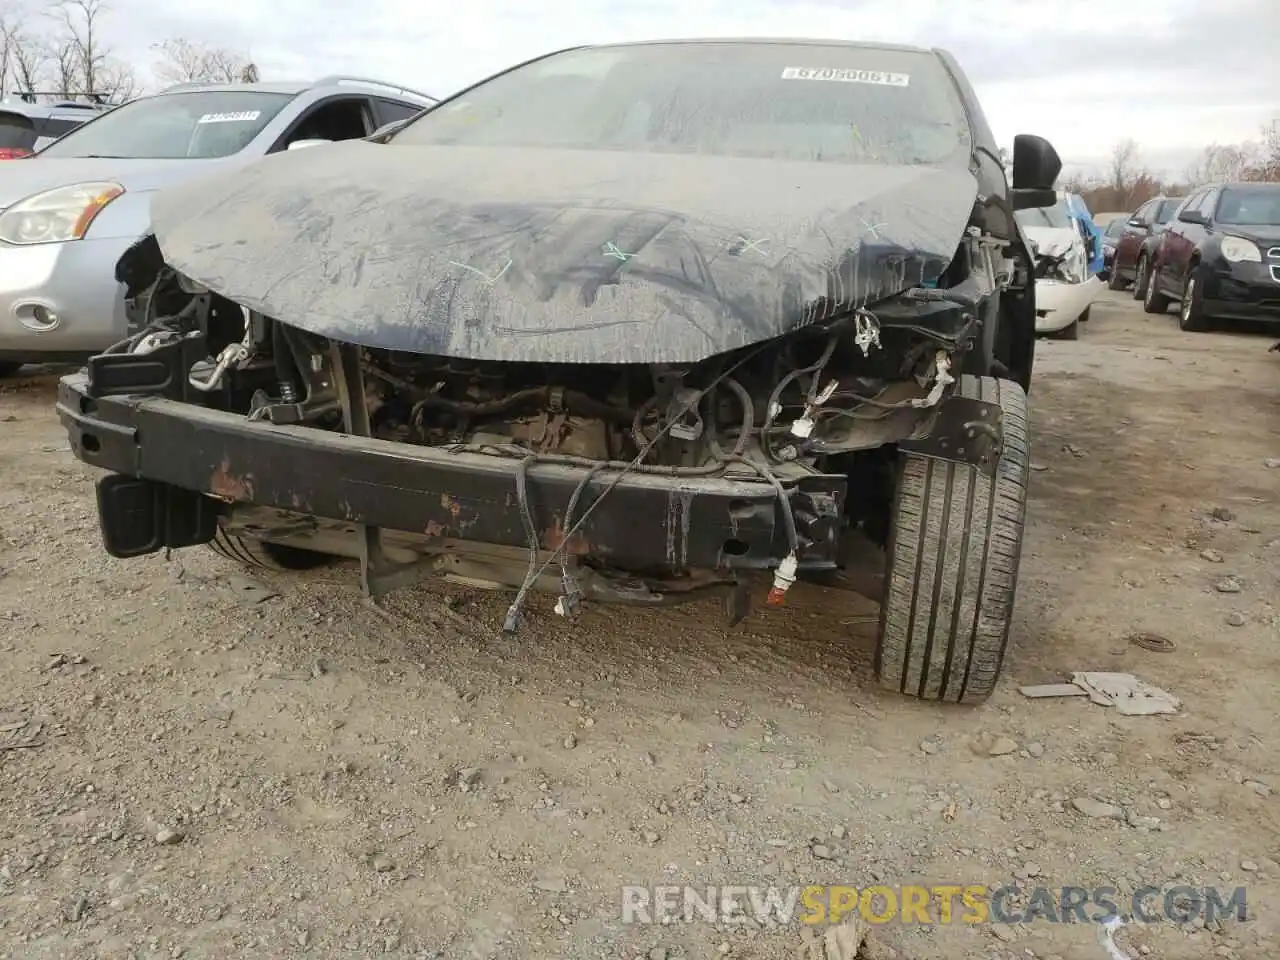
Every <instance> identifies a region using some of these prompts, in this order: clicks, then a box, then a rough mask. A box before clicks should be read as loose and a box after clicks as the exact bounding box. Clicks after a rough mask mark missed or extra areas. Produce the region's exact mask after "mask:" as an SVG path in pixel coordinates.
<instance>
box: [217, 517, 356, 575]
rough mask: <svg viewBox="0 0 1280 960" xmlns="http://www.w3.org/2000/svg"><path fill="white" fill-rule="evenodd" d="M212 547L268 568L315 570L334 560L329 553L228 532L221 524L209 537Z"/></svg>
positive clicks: (240, 560)
mask: <svg viewBox="0 0 1280 960" xmlns="http://www.w3.org/2000/svg"><path fill="white" fill-rule="evenodd" d="M209 549H210V550H212V551H213V552H214V553H216V554H218V555H219V556H222V557H226V558H227V559H228V560H234V561H235V562H236V563H239V564H242V565H244V566H246V567H265V568H266V569H268V570H313V569H315V568H316V567H322V566H324V565H325V564H328V563H332V562H333V560H334V558H333V557H331V556H329V554H327V553H318V552H317V551H315V550H306V549H304V548H302V547H295V546H291V545H289V544H285V543H271V542H269V541H267V540H255V539H253V538H252V537H241V536H238V535H237V534H234V533H227V531H225V530H223V529H222V528H221V527H219V528H218V532H217V533H216V534H215V535H214V538H213V539H212V540H210V541H209Z"/></svg>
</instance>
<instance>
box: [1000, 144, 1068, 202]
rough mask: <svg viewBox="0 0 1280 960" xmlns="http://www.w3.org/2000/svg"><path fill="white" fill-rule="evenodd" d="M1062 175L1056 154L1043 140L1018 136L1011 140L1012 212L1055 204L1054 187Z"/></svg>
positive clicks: (1059, 160) (1051, 145) (1060, 161)
mask: <svg viewBox="0 0 1280 960" xmlns="http://www.w3.org/2000/svg"><path fill="white" fill-rule="evenodd" d="M1060 173H1062V160H1061V159H1060V158H1059V157H1058V151H1057V150H1055V149H1053V144H1051V143H1050V142H1049V141H1048V140H1046V139H1045V138H1044V137H1038V136H1036V135H1035V134H1033V133H1020V134H1018V135H1017V136H1016V137H1014V138H1013V184H1012V189H1011V191H1010V200H1012V202H1013V209H1015V210H1028V209H1031V208H1032V207H1051V206H1053V205H1054V204H1055V203H1057V202H1058V197H1057V194H1055V193H1054V190H1053V185H1054V183H1056V182H1057V179H1058V174H1060Z"/></svg>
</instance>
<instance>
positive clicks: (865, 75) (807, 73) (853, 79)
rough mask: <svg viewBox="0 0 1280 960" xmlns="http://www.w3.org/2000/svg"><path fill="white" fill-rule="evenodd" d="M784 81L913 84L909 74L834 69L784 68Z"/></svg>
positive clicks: (889, 84) (892, 85) (885, 84)
mask: <svg viewBox="0 0 1280 960" xmlns="http://www.w3.org/2000/svg"><path fill="white" fill-rule="evenodd" d="M782 79H783V80H831V81H834V82H836V83H876V84H879V85H880V86H884V87H906V86H909V85H910V84H911V74H909V73H886V72H885V71H884V70H837V69H835V68H832V67H784V68H783V70H782Z"/></svg>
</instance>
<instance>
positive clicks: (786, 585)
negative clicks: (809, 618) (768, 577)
mask: <svg viewBox="0 0 1280 960" xmlns="http://www.w3.org/2000/svg"><path fill="white" fill-rule="evenodd" d="M797 566H798V561H797V560H796V555H795V554H794V553H789V554H787V555H786V556H785V557H783V558H782V562H781V563H780V564H778V569H777V570H775V571H774V572H773V586H772V587H771V588H770V590H769V597H768V599H767V600H766V601H765V602H766V603H767V604H769V606H771V607H780V606H782V604H783V602H784V601H785V599H786V595H787V591H788V590H790V589H791V585H792V584H793V583H795V582H796V567H797Z"/></svg>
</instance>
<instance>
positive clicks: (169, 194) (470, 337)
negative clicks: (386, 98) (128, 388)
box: [152, 142, 977, 363]
mask: <svg viewBox="0 0 1280 960" xmlns="http://www.w3.org/2000/svg"><path fill="white" fill-rule="evenodd" d="M976 194H977V184H976V181H975V180H974V178H973V176H972V175H971V174H970V173H969V172H968V170H966V169H963V168H940V167H924V166H915V167H906V166H898V167H894V166H874V165H867V166H852V165H842V164H836V163H818V162H815V163H793V162H791V163H784V162H775V161H768V160H755V159H733V158H721V157H706V156H690V155H663V154H633V153H623V152H614V151H599V152H592V151H581V150H548V149H511V148H473V147H417V146H414V147H410V146H396V145H395V144H394V143H392V144H388V145H376V144H369V143H364V142H350V143H341V144H334V145H330V146H323V147H315V148H312V149H309V150H300V151H293V152H287V153H282V154H278V155H275V156H272V157H268V158H267V159H265V160H263V161H260V162H258V163H255V164H252V165H250V166H248V167H246V168H241V169H238V170H235V171H232V172H225V173H217V174H214V175H212V176H209V177H205V178H202V179H201V180H200V181H198V182H194V183H185V184H182V185H180V186H177V187H175V188H172V189H170V190H166V191H164V192H162V193H160V194H159V195H158V196H157V197H156V199H155V202H154V204H153V207H152V222H153V225H154V228H155V232H156V237H157V240H158V242H159V244H160V248H161V250H162V252H163V253H164V256H165V259H166V260H167V262H168V263H169V264H170V265H171V266H172V267H174V268H175V269H177V270H179V271H181V272H182V273H184V274H186V275H187V276H188V277H190V278H191V279H193V280H195V281H197V282H198V283H201V284H203V285H204V286H206V287H208V288H210V289H211V290H213V291H215V292H216V293H219V294H221V295H223V296H225V297H227V298H229V299H231V300H233V301H236V302H237V303H240V304H242V305H244V306H246V307H248V308H249V309H251V310H256V311H259V312H261V313H264V314H266V315H268V316H271V317H274V318H276V319H278V320H281V321H283V322H285V323H288V324H291V325H293V326H296V327H299V328H301V329H303V330H307V331H310V332H312V333H316V334H319V335H322V336H326V337H330V338H333V339H336V340H341V341H345V342H349V343H355V344H359V345H362V346H366V347H376V348H385V349H390V350H399V351H410V352H417V353H427V354H439V355H445V356H453V357H465V358H471V359H476V360H499V361H541V362H566V363H690V362H696V361H698V360H702V359H705V358H706V357H709V356H713V355H716V354H719V353H724V352H727V351H729V350H733V349H735V348H738V347H742V346H745V345H748V344H752V343H756V342H760V341H763V340H768V339H771V338H774V337H777V336H780V335H783V334H786V333H789V332H791V331H793V330H795V329H798V328H800V327H802V326H804V325H806V324H809V323H813V322H815V321H818V320H822V319H824V318H826V317H829V316H834V315H837V314H839V313H844V312H847V311H848V310H849V309H850V308H852V307H855V306H858V305H862V304H867V303H874V301H876V300H879V299H882V298H884V297H887V296H891V295H893V294H895V293H898V292H900V291H902V290H904V289H906V288H908V287H911V286H916V285H919V284H921V283H931V282H933V281H934V280H936V279H937V277H938V276H939V275H940V274H941V273H942V271H943V270H944V269H945V268H946V266H947V264H948V263H949V262H950V261H951V259H952V257H953V256H954V254H955V250H956V246H957V244H958V242H959V241H960V239H961V236H962V234H963V231H964V229H965V227H966V225H967V223H968V220H969V216H970V214H971V211H972V209H973V204H974V201H975V198H976Z"/></svg>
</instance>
